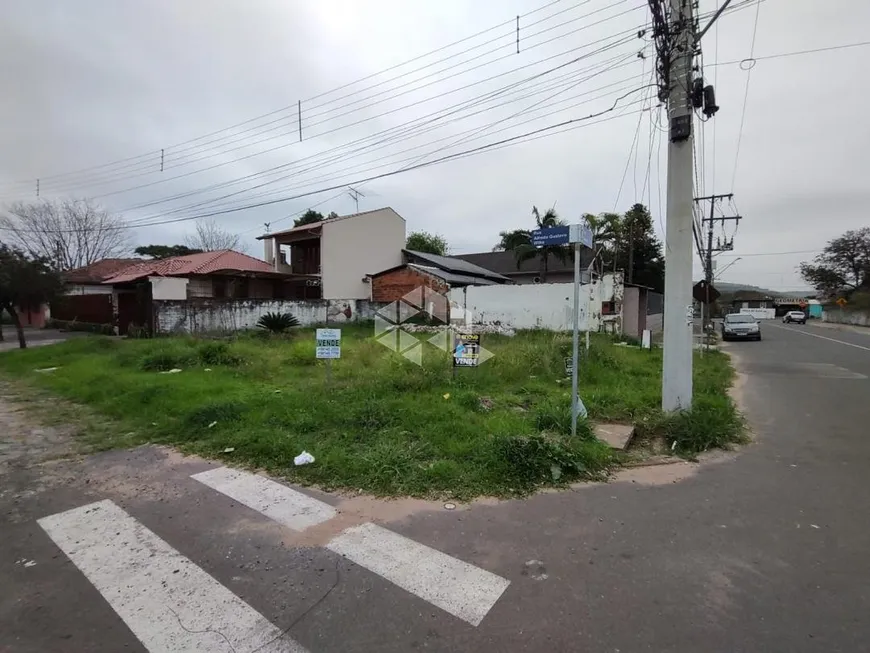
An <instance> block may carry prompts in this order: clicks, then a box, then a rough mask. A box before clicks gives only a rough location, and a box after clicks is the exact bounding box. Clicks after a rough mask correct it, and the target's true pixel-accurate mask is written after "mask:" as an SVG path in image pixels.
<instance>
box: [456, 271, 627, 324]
mask: <svg viewBox="0 0 870 653" xmlns="http://www.w3.org/2000/svg"><path fill="white" fill-rule="evenodd" d="M622 293H623V286H622V275H621V274H616V275H613V274H608V275H605V276H604V278H603V279H601V280H599V281H595V282H594V283H591V284H584V285H582V286H580V329H581V330H582V331H599V330H608V331H611V330H616V331H619V330H620V329H621V319H622ZM606 301H615V302H616V312H615V313H614V314H613V315H606V316H602V314H601V304H602V302H606ZM450 303H451V317H452V316H453V315H454V314H456V312H457V309H459V311H462V310H463V309H464V310H465V311H466V315H467V316H468V318H469V319H471V320H473V321H474V322H475V323H480V324H491V323H494V322H498V323H501V324H504V325H508V326H511V327H513V328H515V329H550V330H553V331H567V330H570V329H573V328H574V308H573V306H574V284H571V283H540V284H535V285H503V286H469V287H467V288H455V289H453V290H451V291H450Z"/></svg>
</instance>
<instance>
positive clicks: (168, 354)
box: [139, 342, 197, 372]
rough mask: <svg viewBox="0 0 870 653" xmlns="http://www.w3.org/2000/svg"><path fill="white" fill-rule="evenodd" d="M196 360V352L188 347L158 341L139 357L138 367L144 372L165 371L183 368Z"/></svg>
mask: <svg viewBox="0 0 870 653" xmlns="http://www.w3.org/2000/svg"><path fill="white" fill-rule="evenodd" d="M196 360H197V353H196V351H194V350H193V349H191V348H190V347H185V346H183V345H181V344H176V343H172V342H159V344H157V346H155V347H154V348H152V349H151V350H150V351H148V352H147V353H146V354H145V355H144V356H142V358H140V359H139V369H140V370H143V371H145V372H165V371H166V370H171V369H173V368H183V367H184V366H185V365H190V364H192V363H194V362H196Z"/></svg>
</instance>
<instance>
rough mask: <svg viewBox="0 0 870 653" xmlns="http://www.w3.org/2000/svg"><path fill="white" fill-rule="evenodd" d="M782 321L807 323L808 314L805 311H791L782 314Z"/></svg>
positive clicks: (785, 322)
mask: <svg viewBox="0 0 870 653" xmlns="http://www.w3.org/2000/svg"><path fill="white" fill-rule="evenodd" d="M782 321H783V323H784V324H791V323H792V322H794V323H796V324H806V323H807V314H806V313H804V312H803V311H789V312H788V313H786V314H785V315H783V316H782Z"/></svg>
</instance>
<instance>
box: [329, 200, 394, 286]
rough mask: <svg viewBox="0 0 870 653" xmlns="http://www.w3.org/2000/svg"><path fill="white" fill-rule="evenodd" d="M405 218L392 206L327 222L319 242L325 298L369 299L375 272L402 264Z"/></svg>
mask: <svg viewBox="0 0 870 653" xmlns="http://www.w3.org/2000/svg"><path fill="white" fill-rule="evenodd" d="M404 247H405V220H404V218H402V216H400V215H399V214H398V213H396V212H395V211H393V210H392V209H389V208H387V209H381V210H380V211H372V212H371V213H366V214H365V215H360V216H358V217H352V218H347V219H345V220H336V221H335V222H325V223H324V224H323V234H322V237H321V241H320V267H321V270H322V275H321V278H322V290H323V298H324V299H368V298H369V296H370V293H371V289H370V287H369V284H368V283H366V282H365V281H363V279H364V278H365V276H366V275H367V274H373V273H375V272H380V271H381V270H386V269H389V268H392V267H395V266H397V265H401V264H402V249H403V248H404Z"/></svg>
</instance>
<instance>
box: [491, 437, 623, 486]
mask: <svg viewBox="0 0 870 653" xmlns="http://www.w3.org/2000/svg"><path fill="white" fill-rule="evenodd" d="M493 448H494V454H495V459H496V461H497V464H498V468H499V469H498V472H499V473H500V474H502V475H503V478H504V479H505V480H506V481H508V482H510V483H512V484H513V486H514V489H515V490H523V491H528V490H531V489H533V488H534V487H535V486H537V485H540V484H542V483H560V482H567V481H570V480H572V479H577V478H580V477H584V476H595V475H597V474H600V473H601V472H603V471H604V470H605V469H606V467H607V465H609V464H610V463H611V462H612V454H611V453H610V451H609V449H608V448H607V445H604V444H602V443H599V442H595V441H583V440H579V439H577V440H574V441H573V442H572V441H568V440H563V439H561V438H556V437H550V436H545V435H513V436H506V437H499V438H495V439H494V441H493Z"/></svg>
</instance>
